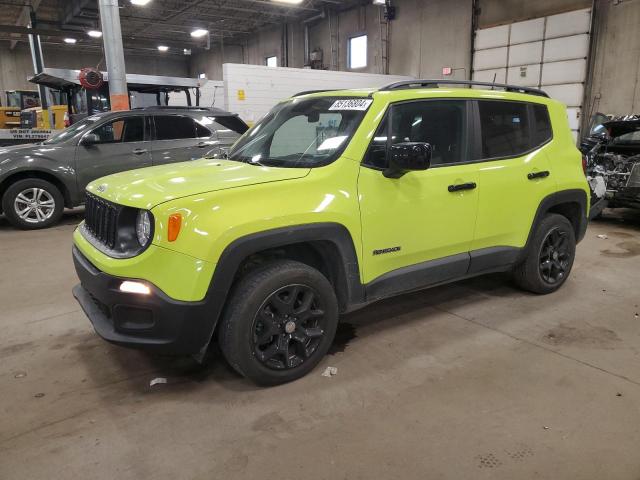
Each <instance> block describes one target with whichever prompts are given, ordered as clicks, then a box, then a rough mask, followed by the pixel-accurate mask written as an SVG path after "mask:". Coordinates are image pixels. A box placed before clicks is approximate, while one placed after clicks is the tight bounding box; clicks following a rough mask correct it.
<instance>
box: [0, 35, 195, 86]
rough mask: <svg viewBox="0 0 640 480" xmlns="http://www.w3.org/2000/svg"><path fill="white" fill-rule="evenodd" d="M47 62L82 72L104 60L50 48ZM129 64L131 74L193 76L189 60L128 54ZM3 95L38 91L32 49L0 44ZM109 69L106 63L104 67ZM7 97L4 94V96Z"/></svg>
mask: <svg viewBox="0 0 640 480" xmlns="http://www.w3.org/2000/svg"><path fill="white" fill-rule="evenodd" d="M43 55H44V63H45V66H46V67H50V68H69V69H79V68H82V67H89V66H96V65H98V63H99V62H101V60H102V55H101V54H99V53H98V52H87V51H83V50H82V47H81V46H79V47H78V48H72V47H69V48H55V49H53V48H47V46H46V45H45V46H44V47H43ZM125 63H126V67H127V71H128V72H129V73H141V74H147V75H168V76H175V77H187V76H189V60H188V58H186V57H184V58H183V57H180V56H175V55H172V56H159V55H157V54H151V55H131V54H129V55H125ZM0 66H1V68H0V92H4V91H5V90H11V89H21V88H25V89H34V88H35V85H34V84H32V83H29V82H28V81H27V78H29V77H31V76H33V65H32V62H31V52H30V51H29V47H28V46H26V45H23V44H19V45H18V46H17V47H16V48H15V49H13V50H9V44H8V43H6V42H0ZM101 68H102V69H103V70H105V69H106V67H105V66H104V62H103V63H102V65H101ZM3 96H4V95H3Z"/></svg>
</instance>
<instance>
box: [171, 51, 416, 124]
mask: <svg viewBox="0 0 640 480" xmlns="http://www.w3.org/2000/svg"><path fill="white" fill-rule="evenodd" d="M222 72H223V80H222V81H209V82H208V83H207V84H206V85H205V86H204V87H203V88H202V90H201V101H200V105H201V106H203V107H210V106H216V107H219V108H223V109H225V110H227V111H229V112H233V113H237V114H239V115H240V118H242V119H243V120H244V121H245V122H247V123H248V124H249V125H252V124H254V123H255V122H256V121H258V120H259V119H260V118H262V117H263V116H264V115H266V114H267V112H269V110H271V108H273V107H274V106H275V105H276V104H277V103H278V102H280V101H282V100H284V99H285V98H289V97H291V96H293V95H295V94H296V93H299V92H302V91H307V90H332V89H352V88H378V87H381V86H383V85H387V84H389V83H393V82H399V81H402V80H412V77H406V76H402V75H377V74H371V73H355V72H337V71H329V70H311V69H306V68H284V67H267V66H262V65H244V64H236V63H225V64H224V65H223V67H222ZM181 102H182V99H180V98H175V99H170V101H169V104H170V105H176V106H178V105H184V104H183V103H181Z"/></svg>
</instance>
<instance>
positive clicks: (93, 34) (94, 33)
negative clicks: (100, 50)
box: [87, 30, 102, 38]
mask: <svg viewBox="0 0 640 480" xmlns="http://www.w3.org/2000/svg"><path fill="white" fill-rule="evenodd" d="M87 35H89V36H90V37H93V38H100V37H101V36H102V32H101V31H100V30H89V31H88V32H87Z"/></svg>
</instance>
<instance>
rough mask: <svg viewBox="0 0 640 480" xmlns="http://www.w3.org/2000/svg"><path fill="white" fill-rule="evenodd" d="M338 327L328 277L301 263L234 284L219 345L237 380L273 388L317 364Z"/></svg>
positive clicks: (273, 267) (268, 268)
mask: <svg viewBox="0 0 640 480" xmlns="http://www.w3.org/2000/svg"><path fill="white" fill-rule="evenodd" d="M337 324H338V303H337V300H336V296H335V293H334V291H333V288H332V286H331V284H330V283H329V281H328V280H327V279H326V277H324V275H322V274H321V273H320V272H319V271H317V270H315V269H314V268H311V267H309V266H308V265H305V264H303V263H299V262H294V261H288V260H284V261H276V262H271V263H269V264H267V265H265V266H263V267H261V268H258V269H256V270H254V271H253V272H251V273H249V274H247V276H246V277H245V278H243V279H241V280H240V281H239V282H238V284H237V285H236V287H235V288H234V291H233V293H232V294H231V297H230V299H229V302H228V304H227V307H226V309H225V314H224V315H223V318H222V321H221V324H220V327H219V331H218V344H219V346H220V349H221V351H222V353H223V355H224V357H225V358H226V359H227V361H228V362H229V364H230V365H231V366H232V367H233V368H234V369H235V370H237V371H238V372H239V373H240V374H242V375H244V376H245V377H247V378H249V379H250V380H252V381H253V382H255V383H256V384H258V385H277V384H281V383H286V382H290V381H292V380H296V379H298V378H300V377H302V376H304V375H306V374H307V373H308V372H310V371H311V370H312V369H313V368H314V367H315V366H316V365H317V364H318V363H319V362H320V360H321V359H322V357H324V355H325V354H326V353H327V351H328V349H329V347H330V346H331V343H332V342H333V338H334V336H335V332H336V327H337Z"/></svg>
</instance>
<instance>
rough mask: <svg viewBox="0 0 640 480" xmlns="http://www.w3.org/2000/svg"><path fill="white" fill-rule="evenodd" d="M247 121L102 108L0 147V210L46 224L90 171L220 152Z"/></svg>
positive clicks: (215, 112) (195, 112)
mask: <svg viewBox="0 0 640 480" xmlns="http://www.w3.org/2000/svg"><path fill="white" fill-rule="evenodd" d="M247 129H248V127H247V125H246V124H245V123H244V122H243V121H242V120H241V119H240V118H239V117H238V116H237V115H235V114H231V113H229V112H225V111H224V110H220V109H215V108H195V107H185V108H179V107H177V108H176V107H173V108H172V107H149V108H144V109H138V110H130V111H126V112H109V113H102V114H98V115H93V116H91V117H88V118H85V119H84V120H82V121H80V122H78V123H76V124H74V125H72V126H71V127H69V128H67V129H66V130H64V131H62V132H60V133H59V134H57V135H55V136H53V137H51V138H50V139H49V140H46V141H45V142H43V143H39V144H35V145H33V144H32V145H21V146H16V147H7V148H0V198H1V199H2V203H1V208H0V212H4V214H5V216H6V217H7V219H8V220H9V222H11V224H13V225H14V226H16V227H18V228H22V229H38V228H46V227H50V226H51V225H54V224H55V223H57V222H58V221H59V220H60V217H61V216H62V212H63V210H64V208H65V207H67V208H72V207H76V206H79V205H81V204H82V203H83V202H84V189H85V187H86V186H87V184H88V183H89V182H91V181H93V180H95V179H97V178H100V177H104V176H105V175H110V174H112V173H118V172H122V171H124V170H132V169H135V168H142V167H149V166H153V165H163V164H167V163H174V162H184V161H188V160H194V159H197V158H202V157H206V156H220V155H223V154H224V153H225V152H226V150H227V149H228V148H229V147H230V146H231V145H233V143H234V142H235V141H236V140H237V139H238V137H239V136H240V135H242V134H243V133H244V132H245V131H246V130H247Z"/></svg>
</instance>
